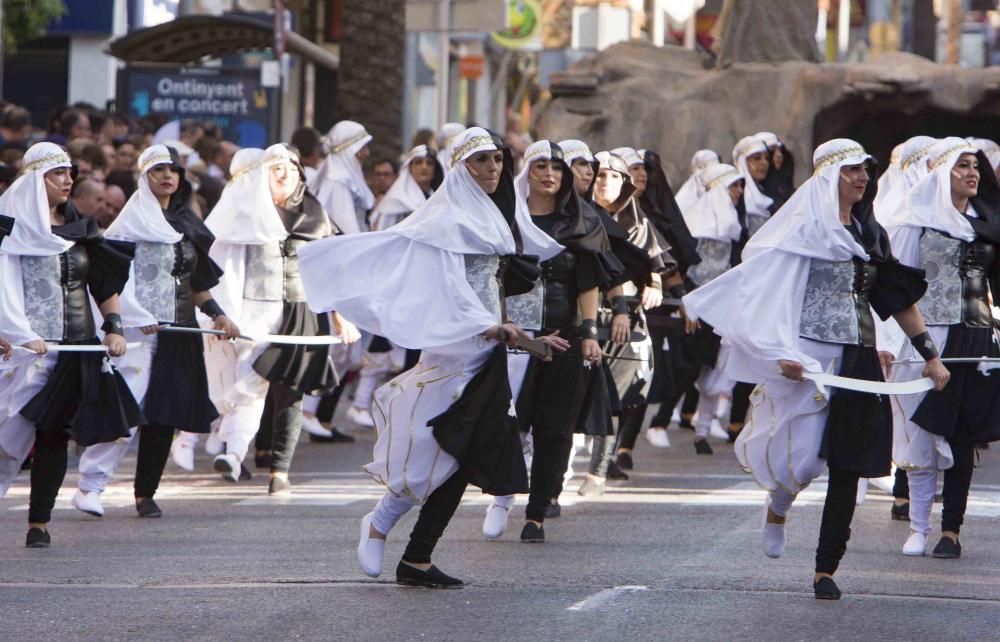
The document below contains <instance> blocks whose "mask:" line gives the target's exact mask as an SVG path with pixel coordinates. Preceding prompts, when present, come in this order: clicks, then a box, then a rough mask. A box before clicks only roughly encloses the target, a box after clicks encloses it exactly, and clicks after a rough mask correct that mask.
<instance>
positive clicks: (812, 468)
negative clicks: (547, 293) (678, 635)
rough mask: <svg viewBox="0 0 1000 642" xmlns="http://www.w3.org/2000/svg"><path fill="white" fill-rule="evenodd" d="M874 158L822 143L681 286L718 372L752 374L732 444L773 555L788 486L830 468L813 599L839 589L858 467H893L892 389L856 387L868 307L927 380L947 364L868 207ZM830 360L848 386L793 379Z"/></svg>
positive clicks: (781, 535)
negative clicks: (759, 212) (760, 498)
mask: <svg viewBox="0 0 1000 642" xmlns="http://www.w3.org/2000/svg"><path fill="white" fill-rule="evenodd" d="M873 162H874V161H873V160H872V158H871V156H869V155H868V154H867V153H866V152H865V150H864V148H862V147H861V145H860V144H858V143H857V142H855V141H852V140H848V139H843V138H838V139H834V140H831V141H828V142H826V143H824V144H822V145H820V146H819V147H818V148H817V149H816V151H815V152H814V154H813V165H814V167H815V171H814V174H813V176H812V178H810V179H809V180H808V181H806V182H805V183H804V184H803V185H802V186H801V187H799V189H798V190H796V192H795V194H794V195H793V196H792V197H791V198H790V199H789V200H788V202H787V203H785V205H784V206H783V207H782V209H781V210H780V211H779V212H778V214H776V215H775V217H774V218H772V219H771V220H770V221H768V223H767V224H766V225H764V227H763V228H762V229H761V230H760V231H759V232H758V233H757V235H756V236H754V237H753V238H752V239H750V242H749V243H748V244H747V246H746V247H745V248H744V250H743V262H742V263H741V264H740V265H739V266H738V267H736V268H733V269H732V270H730V271H729V272H727V273H726V274H724V275H722V276H720V277H718V278H716V279H715V280H713V281H712V282H711V283H709V284H708V285H706V286H704V287H702V288H699V289H698V290H696V291H694V292H692V293H691V294H688V295H687V296H686V297H684V302H685V304H686V306H687V310H688V312H689V314H691V316H692V318H697V319H700V320H702V321H705V322H707V323H709V324H711V325H712V326H713V328H714V330H715V332H716V333H717V334H719V335H720V336H721V337H722V338H723V341H724V342H725V343H726V344H728V345H729V351H728V354H727V358H726V362H725V364H724V366H723V367H725V369H726V372H727V374H728V375H729V376H730V377H732V378H734V379H737V380H739V381H747V382H753V383H756V384H758V386H757V388H756V390H755V392H754V394H753V396H752V398H751V403H752V411H751V413H750V417H749V421H748V424H747V428H746V429H744V430H743V432H742V433H740V436H739V438H738V439H737V440H736V446H735V448H736V455H737V458H738V460H739V462H740V464H741V465H742V466H743V467H744V468H745V469H746V470H748V471H750V472H751V473H752V474H753V476H754V479H755V480H756V481H757V483H759V484H760V485H761V486H763V487H764V488H765V489H767V490H768V491H769V492H768V496H767V504H766V505H767V511H766V519H765V525H764V529H763V531H762V545H763V548H764V552H765V553H766V554H767V555H768V556H769V557H779V556H780V555H781V554H782V552H783V551H784V547H785V528H784V522H785V517H786V515H787V513H788V509H789V508H790V507H791V504H792V502H793V501H794V500H795V497H796V495H797V494H798V493H799V492H800V491H801V490H803V489H804V488H806V487H807V486H808V485H809V484H810V483H811V482H812V481H813V480H814V479H815V478H816V477H818V476H819V475H820V474H821V473H822V472H823V469H824V467H826V468H827V469H828V475H829V482H828V487H827V495H826V502H825V505H824V508H823V519H822V522H821V525H820V536H819V545H818V547H817V550H816V574H815V576H814V582H813V588H814V591H815V594H816V597H817V598H819V599H839V598H840V589H839V588H838V587H837V585H836V583H835V582H834V581H833V574H834V572H835V571H836V570H837V567H838V565H839V563H840V560H841V558H842V557H843V554H844V552H845V551H846V548H847V541H848V539H849V538H850V524H851V519H852V517H853V515H854V507H855V496H856V492H857V485H858V478H859V477H879V476H883V475H886V474H887V473H888V471H889V460H890V456H891V448H892V425H891V411H890V409H889V400H888V397H887V396H886V395H885V394H877V392H879V391H878V390H876V392H865V391H864V390H865V389H867V390H871V387H870V385H868V384H865V382H866V381H867V382H880V381H882V380H883V375H882V367H881V364H880V357H879V355H878V354H877V353H876V349H875V323H874V319H873V317H872V312H871V309H872V308H874V309H875V311H876V312H877V313H878V314H879V316H880V317H882V318H888V317H889V316H893V317H894V318H895V320H896V321H897V322H898V323H899V325H900V327H902V329H903V330H904V331H905V332H906V334H907V336H909V337H910V340H911V342H912V343H913V344H914V346H915V347H916V349H917V350H918V352H919V353H920V354H921V355H922V356H924V357H925V358H926V360H927V364H926V365H925V366H924V368H923V372H924V374H925V375H926V376H929V377H931V378H932V380H933V385H934V386H935V387H936V388H938V389H941V388H943V387H944V385H945V383H947V381H948V376H949V375H948V371H947V369H946V368H945V367H944V366H943V365H942V363H941V361H940V359H939V358H938V357H937V350H936V348H935V346H934V342H933V341H932V340H931V338H930V335H928V333H927V331H926V328H925V327H924V322H923V319H922V318H921V316H920V312H919V310H918V309H917V307H916V301H917V300H918V299H919V298H920V297H921V296H922V295H923V293H924V290H925V289H926V282H925V281H924V280H923V275H922V273H921V272H920V271H919V270H914V269H912V268H908V267H905V266H902V265H900V264H899V263H898V262H897V261H896V259H895V258H894V257H893V255H892V252H891V249H890V247H889V241H888V238H887V236H886V234H885V230H883V229H882V227H881V226H879V225H878V223H877V222H876V221H875V219H874V217H873V216H872V212H871V204H872V199H873V197H874V194H875V187H876V186H875V182H874V179H873V177H872V175H873V174H874V167H873ZM747 182H748V187H749V183H751V181H747ZM833 368H836V369H837V371H838V374H839V376H840V377H842V378H844V379H846V383H845V381H844V379H842V380H838V381H839V382H840V383H839V384H838V385H853V386H854V388H856V389H840V388H835V389H834V392H833V393H832V394H830V395H828V394H821V393H819V392H818V390H817V387H816V386H815V385H813V384H812V383H804V382H802V381H800V380H801V379H803V378H804V377H814V376H817V375H816V374H815V373H820V374H822V373H827V372H828V371H829V370H831V369H833ZM919 383H921V384H922V383H923V382H919Z"/></svg>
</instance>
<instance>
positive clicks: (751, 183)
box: [733, 136, 774, 216]
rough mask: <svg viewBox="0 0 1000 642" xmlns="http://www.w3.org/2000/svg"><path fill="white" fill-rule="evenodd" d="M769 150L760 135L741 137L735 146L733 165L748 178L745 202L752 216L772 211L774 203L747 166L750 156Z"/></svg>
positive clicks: (767, 213)
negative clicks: (761, 188) (762, 190)
mask: <svg viewBox="0 0 1000 642" xmlns="http://www.w3.org/2000/svg"><path fill="white" fill-rule="evenodd" d="M767 151H768V149H767V143H765V142H764V141H763V140H762V139H760V138H759V137H758V136H747V137H745V138H741V139H740V142H738V143H736V147H734V148H733V165H735V166H736V169H738V170H740V173H741V174H743V175H744V176H745V177H746V179H747V183H746V187H744V188H743V202H744V203H745V204H746V208H747V214H749V215H751V216H770V215H771V211H770V210H769V209H768V208H769V207H771V204H772V203H774V201H773V200H772V199H771V198H770V197H768V196H765V195H764V193H763V192H761V191H760V187H758V186H757V181H755V180H754V179H753V177H752V176H751V174H750V168H749V167H747V158H748V157H749V156H753V155H754V154H756V153H758V152H764V153H767Z"/></svg>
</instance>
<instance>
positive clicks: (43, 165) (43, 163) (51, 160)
mask: <svg viewBox="0 0 1000 642" xmlns="http://www.w3.org/2000/svg"><path fill="white" fill-rule="evenodd" d="M72 164H73V161H71V160H70V158H69V154H67V153H66V152H61V151H60V152H54V153H52V154H49V155H48V156H43V157H41V158H39V159H38V160H36V161H32V162H30V163H28V164H27V165H25V166H24V167H23V168H21V173H22V174H27V173H28V172H34V171H36V170H39V169H49V168H50V167H56V166H57V165H72Z"/></svg>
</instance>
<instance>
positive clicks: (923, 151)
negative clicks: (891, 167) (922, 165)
mask: <svg viewBox="0 0 1000 642" xmlns="http://www.w3.org/2000/svg"><path fill="white" fill-rule="evenodd" d="M935 145H937V141H935V142H933V143H931V144H930V145H927V146H926V147H921V148H920V149H918V150H917V151H915V152H913V153H912V154H910V155H909V156H907V157H906V158H904V159H903V162H901V163H900V164H899V166H900V167H901V168H903V169H906V168H908V167H909V166H910V165H912V164H914V163H916V162H917V161H918V160H920V159H921V158H923V157H924V156H926V155H927V152H929V151H931V148H932V147H934V146H935Z"/></svg>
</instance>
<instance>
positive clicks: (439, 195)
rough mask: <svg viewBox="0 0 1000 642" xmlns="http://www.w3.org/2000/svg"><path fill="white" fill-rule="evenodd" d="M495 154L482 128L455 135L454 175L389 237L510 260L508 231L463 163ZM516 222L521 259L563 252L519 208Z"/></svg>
mask: <svg viewBox="0 0 1000 642" xmlns="http://www.w3.org/2000/svg"><path fill="white" fill-rule="evenodd" d="M496 149H497V146H496V144H495V143H494V142H493V137H492V136H491V135H490V133H489V132H488V131H486V130H485V129H483V128H481V127H471V128H469V129H467V130H465V131H464V132H462V133H461V134H460V135H458V136H457V137H456V138H455V141H454V142H453V143H452V154H451V161H452V163H451V169H452V171H450V172H448V174H447V175H446V176H445V179H444V183H442V185H441V187H440V188H439V189H438V191H436V192H434V194H433V195H431V197H430V198H429V199H427V202H426V203H424V205H423V206H422V207H420V208H419V209H418V210H417V211H415V212H414V213H413V214H411V215H410V216H409V217H407V218H406V220H404V221H403V222H401V223H399V224H398V225H396V226H395V227H393V228H392V231H394V232H396V233H398V234H401V235H402V236H405V237H407V238H409V239H412V240H414V241H420V242H421V243H426V244H427V245H431V246H434V247H437V248H440V249H442V250H448V251H451V252H458V253H461V254H486V255H492V254H501V255H503V254H514V253H515V252H516V251H517V248H516V245H515V243H514V236H513V234H512V233H511V230H510V225H508V224H507V221H506V220H505V219H504V217H503V214H501V213H500V210H499V209H498V208H497V206H496V205H495V204H494V203H493V201H492V200H491V199H490V197H489V195H488V194H487V193H486V192H484V191H483V189H482V188H481V187H479V185H478V184H477V183H476V180H475V179H474V178H473V177H472V174H470V173H469V170H468V168H467V167H466V164H465V162H464V161H465V160H467V159H468V158H469V157H471V156H472V155H473V154H476V153H478V152H483V151H495V150H496ZM515 220H516V221H517V226H518V229H519V231H520V232H521V240H522V242H523V244H524V247H523V250H522V251H523V253H524V254H528V255H533V256H537V257H539V259H540V260H542V261H545V260H548V259H551V258H552V257H553V256H555V255H557V254H559V252H561V251H562V249H563V248H562V246H561V245H559V244H558V243H556V242H555V241H554V240H552V238H551V237H550V236H549V235H548V234H546V233H545V232H543V231H542V230H540V229H538V228H537V227H535V224H534V223H532V222H531V217H530V216H528V215H527V213H526V212H524V211H523V210H521V209H520V208H517V211H516V214H515Z"/></svg>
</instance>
